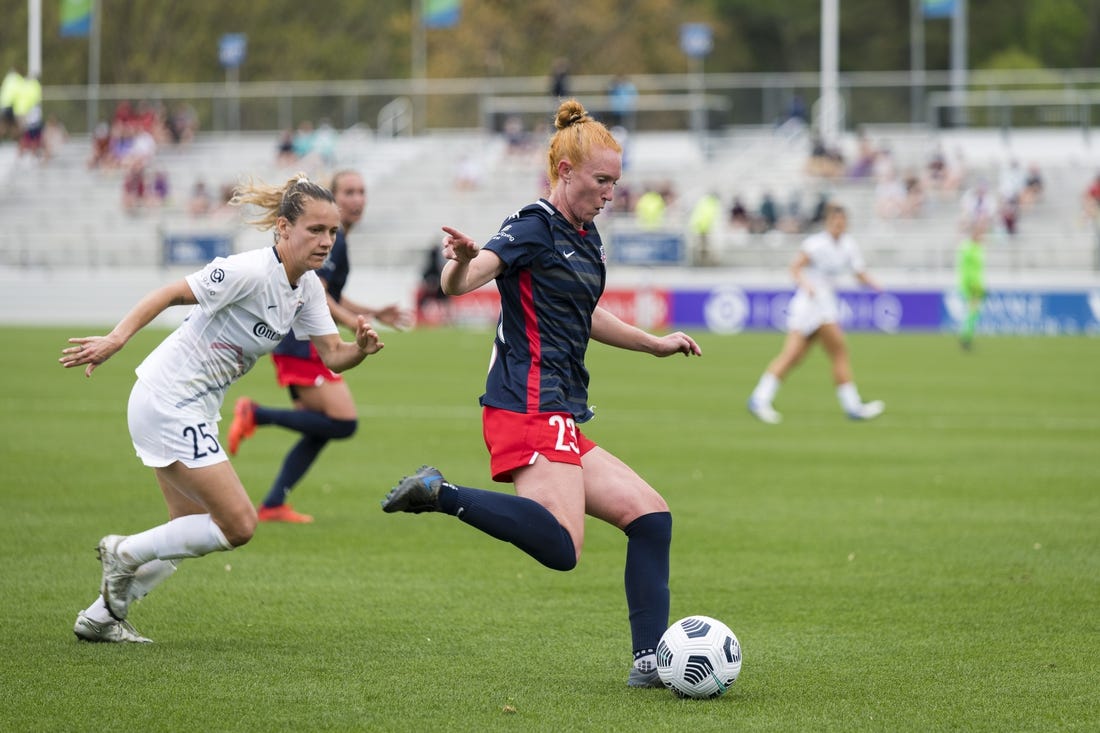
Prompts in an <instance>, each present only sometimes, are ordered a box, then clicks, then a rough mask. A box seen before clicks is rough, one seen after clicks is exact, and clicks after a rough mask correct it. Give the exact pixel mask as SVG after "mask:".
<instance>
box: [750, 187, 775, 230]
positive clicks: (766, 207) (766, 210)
mask: <svg viewBox="0 0 1100 733" xmlns="http://www.w3.org/2000/svg"><path fill="white" fill-rule="evenodd" d="M778 223H779V205H778V204H776V202H775V197H774V196H773V195H772V192H771V191H765V192H764V193H763V195H762V196H761V197H760V208H759V209H758V210H757V213H756V233H757V234H763V233H765V232H770V231H771V230H773V229H775V226H776V224H778Z"/></svg>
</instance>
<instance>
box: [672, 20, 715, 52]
mask: <svg viewBox="0 0 1100 733" xmlns="http://www.w3.org/2000/svg"><path fill="white" fill-rule="evenodd" d="M712 48H714V39H713V37H712V35H711V31H710V26H709V25H707V24H706V23H684V24H682V25H681V26H680V50H681V51H683V52H684V53H685V54H686V55H688V56H690V57H691V58H693V59H701V58H703V57H704V56H706V55H707V54H708V53H710V50H711V49H712Z"/></svg>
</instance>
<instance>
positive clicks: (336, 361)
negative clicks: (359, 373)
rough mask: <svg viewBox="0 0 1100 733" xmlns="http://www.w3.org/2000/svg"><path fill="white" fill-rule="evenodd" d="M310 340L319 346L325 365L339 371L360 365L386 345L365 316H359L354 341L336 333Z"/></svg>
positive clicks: (319, 352) (314, 337)
mask: <svg viewBox="0 0 1100 733" xmlns="http://www.w3.org/2000/svg"><path fill="white" fill-rule="evenodd" d="M310 341H312V342H313V345H314V346H315V347H316V348H317V354H318V355H319V356H320V357H321V361H323V362H324V363H325V366H327V367H328V368H329V369H331V370H332V371H334V372H337V373H339V372H343V371H346V370H348V369H351V368H352V367H354V366H357V365H359V364H360V363H361V362H362V361H363V359H366V358H367V357H368V356H370V355H371V354H377V353H378V352H379V351H381V350H382V349H383V348H385V346H386V345H385V344H384V343H382V341H381V339H379V338H378V333H377V332H376V331H375V330H374V329H373V328H372V327H371V325H370V322H369V321H367V319H366V318H365V317H363V316H358V318H357V322H356V327H355V341H354V342H353V341H344V340H343V339H342V338H340V336H339V334H335V333H329V334H325V335H323V336H311V337H310Z"/></svg>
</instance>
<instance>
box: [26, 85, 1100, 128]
mask: <svg viewBox="0 0 1100 733" xmlns="http://www.w3.org/2000/svg"><path fill="white" fill-rule="evenodd" d="M631 79H632V81H633V82H634V84H635V86H636V87H637V90H638V93H639V107H638V115H637V123H638V126H639V128H640V129H661V126H662V125H670V124H671V125H675V126H678V128H679V129H684V128H683V120H682V116H674V117H670V116H669V115H668V114H667V112H668V110H667V109H664V108H663V107H662V105H661V101H662V98H664V99H665V100H666V101H667V100H669V99H671V100H674V101H676V106H682V104H683V103H684V102H685V100H690V99H691V98H694V99H696V100H698V101H699V103H700V104H703V105H705V106H706V107H707V108H709V109H710V110H711V114H710V115H709V118H708V120H707V122H708V126H709V127H711V128H712V129H713V128H718V127H723V126H726V125H760V124H774V123H777V122H781V121H782V120H783V119H785V117H786V116H787V114H788V110H789V109H790V106H791V102H792V100H793V99H794V97H795V96H799V97H801V98H802V100H804V102H805V104H806V108H807V109H809V108H811V107H812V104H813V102H814V100H816V99H817V97H818V93H819V89H820V79H819V75H818V74H817V73H816V72H794V73H746V74H741V73H707V74H699V75H696V74H638V75H635V76H633V77H632V78H631ZM612 81H613V77H612V76H610V75H587V76H577V77H574V78H572V79H571V87H572V90H573V93H574V94H575V95H576V96H577V97H579V98H581V100H582V101H587V100H589V99H591V100H593V104H599V103H601V100H604V99H605V95H606V94H607V90H608V88H609V86H610V85H611V83H612ZM951 81H952V80H951V78H950V73H949V72H947V71H927V72H921V73H914V72H910V71H881V72H854V73H846V74H841V75H840V78H839V89H840V94H841V98H842V100H843V103H844V106H845V109H846V111H847V121H848V124H849V125H851V126H854V125H860V124H911V122H912V121H913V120H924V119H927V120H929V121H930V122H931V123H932V124H933V125H939V124H941V120H940V118H941V117H942V115H936V114H934V112H935V110H938V109H942V108H943V107H944V106H951V105H952V104H956V103H961V102H958V101H957V100H959V99H961V98H969V99H970V100H971V104H979V102H978V101H976V100H978V99H979V97H978V96H977V95H986V97H987V98H988V99H989V100H991V101H990V102H988V104H993V105H996V104H999V103H998V102H996V101H995V100H998V99H1000V100H1006V101H1005V102H1004V103H1005V104H1012V106H1013V107H1017V108H1018V107H1021V106H1023V105H1031V106H1032V107H1035V106H1036V105H1039V106H1044V105H1047V104H1048V103H1049V104H1055V105H1064V104H1065V103H1066V102H1065V99H1064V98H1063V99H1059V97H1058V95H1059V94H1061V95H1070V96H1072V95H1075V94H1084V95H1088V94H1092V93H1094V90H1097V89H1100V70H1097V69H1057V70H1049V69H1048V70H1041V71H1026V70H1020V71H971V72H970V73H969V75H968V77H967V83H968V86H967V88H966V89H965V90H962V91H965V93H966V94H967V95H969V96H968V97H960V96H959V94H958V92H956V91H951V89H952V87H951ZM547 88H548V80H547V79H546V78H545V77H537V76H536V77H530V76H528V77H486V78H454V79H363V80H345V81H308V82H307V81H297V82H240V83H236V84H228V83H224V82H205V83H193V84H112V85H101V86H98V87H95V88H94V89H91V88H89V87H87V86H84V85H72V86H46V87H44V88H43V100H44V104H45V106H46V108H47V112H48V113H52V114H55V115H57V117H58V118H59V119H61V121H62V122H64V123H65V125H66V126H67V127H68V129H69V130H70V131H71V132H74V133H81V132H87V129H86V127H87V120H88V119H105V118H108V117H110V116H111V114H112V113H113V110H114V108H115V106H116V105H117V104H118V103H119V102H122V101H139V100H148V101H153V102H164V103H165V104H167V105H169V106H171V105H174V104H176V103H185V104H189V105H191V106H192V107H193V108H194V110H195V112H196V113H197V114H198V117H199V120H200V125H201V127H202V129H204V130H209V131H237V130H245V131H272V130H281V129H287V128H290V127H294V126H295V125H296V124H297V122H299V121H301V120H305V119H309V120H314V121H316V120H318V119H321V118H328V119H330V120H331V121H332V123H333V125H334V126H336V127H344V128H347V127H351V126H353V125H356V124H359V125H363V124H371V123H372V122H374V121H375V120H377V119H378V116H379V114H380V113H381V111H382V110H383V108H385V106H386V105H387V104H389V103H390V102H392V101H393V100H395V99H398V98H406V99H409V100H411V102H412V104H413V108H414V109H416V110H418V111H419V110H423V119H419V118H418V119H416V120H415V121H414V122H415V125H416V131H417V132H421V131H423V130H425V129H429V128H475V127H478V126H479V125H483V124H484V117H485V113H486V110H489V109H493V108H501V107H502V106H507V105H508V104H509V103H508V102H507V101H506V99H505V98H507V97H528V98H538V97H542V98H544V99H546V100H547V101H548V102H551V101H553V100H550V98H549V95H548V92H547ZM911 90H913V91H915V92H916V93H915V94H911ZM1025 92H1026V93H1032V92H1038V93H1039V96H1037V97H1035V100H1034V101H1033V102H1029V101H1027V98H1026V96H1024V93H1025ZM998 95H1000V96H998ZM1013 95H1015V97H1014V96H1013ZM1014 98H1015V99H1018V100H1019V103H1018V104H1017V103H1014V102H1012V101H1011V100H1012V99H1014ZM489 100H492V101H489ZM914 100H916V101H915V102H914ZM651 102H652V104H651ZM517 103H518V100H517ZM914 103H916V104H918V105H920V107H921V108H920V109H913V104H914ZM525 104H526V103H525ZM980 104H982V105H986V104H987V103H986V102H980ZM1089 104H1090V105H1091V104H1092V102H1090V103H1089ZM89 113H90V114H89ZM546 114H547V115H549V112H547V113H546ZM943 122H944V124H946V123H947V121H946V120H944V121H943ZM1040 122H1043V121H1042V120H1040ZM1045 123H1046V124H1051V125H1058V124H1064V123H1062V122H1060V121H1059V120H1058V119H1056V118H1053V119H1049V120H1046V121H1045ZM1073 123H1074V124H1078V123H1079V120H1077V119H1074V121H1073ZM666 129H668V128H666Z"/></svg>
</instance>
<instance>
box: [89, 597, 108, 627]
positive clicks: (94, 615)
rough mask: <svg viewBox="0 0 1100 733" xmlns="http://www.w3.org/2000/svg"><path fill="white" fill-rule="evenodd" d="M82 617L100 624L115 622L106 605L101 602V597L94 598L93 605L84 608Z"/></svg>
mask: <svg viewBox="0 0 1100 733" xmlns="http://www.w3.org/2000/svg"><path fill="white" fill-rule="evenodd" d="M84 615H85V616H87V617H88V618H90V619H91V620H92V621H95V622H96V623H100V624H108V623H111V622H112V621H114V620H115V617H114V616H112V615H111V612H110V611H108V610H107V604H106V603H104V602H103V596H100V597H99V598H96V599H95V603H93V604H92V605H90V606H88V607H87V608H85V609H84Z"/></svg>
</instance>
